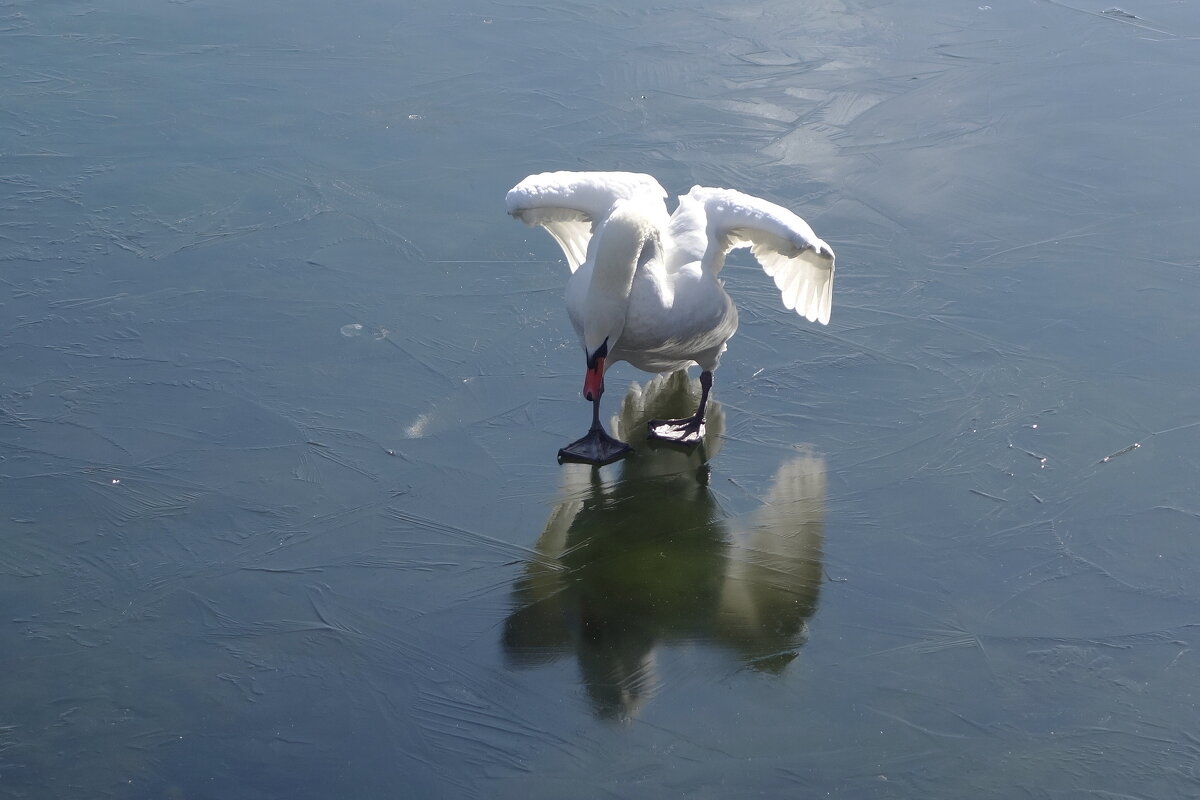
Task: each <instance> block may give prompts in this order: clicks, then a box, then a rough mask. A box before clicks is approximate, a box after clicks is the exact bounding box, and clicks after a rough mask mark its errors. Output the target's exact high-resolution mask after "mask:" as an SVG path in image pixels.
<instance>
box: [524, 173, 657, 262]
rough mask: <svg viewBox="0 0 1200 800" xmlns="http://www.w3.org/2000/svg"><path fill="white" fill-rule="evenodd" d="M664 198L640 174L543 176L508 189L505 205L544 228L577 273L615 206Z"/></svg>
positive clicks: (525, 219)
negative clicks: (593, 239) (619, 201)
mask: <svg viewBox="0 0 1200 800" xmlns="http://www.w3.org/2000/svg"><path fill="white" fill-rule="evenodd" d="M666 197H667V191H666V190H665V189H663V188H662V186H660V185H659V183H658V181H656V180H655V179H654V178H652V177H650V176H649V175H643V174H641V173H637V172H542V173H539V174H537V175H530V176H529V177H528V178H526V179H525V180H523V181H521V182H520V183H518V184H517V185H516V186H514V187H513V188H512V189H510V190H509V192H508V196H507V197H506V198H505V203H506V205H507V206H508V213H509V214H511V215H512V216H514V217H516V218H517V219H519V220H521V221H522V222H524V223H525V224H526V225H529V226H531V227H532V226H536V225H540V226H542V227H543V228H545V229H546V232H547V233H549V234H550V235H551V236H553V237H554V241H556V242H558V246H559V247H561V248H562V251H563V255H564V256H566V258H567V264H568V265H569V266H570V267H571V272H574V271H575V270H577V269H579V265H580V264H582V263H583V262H584V259H585V258H586V257H587V248H588V242H589V241H590V240H591V238H592V233H593V232H594V231H595V230H596V225H598V224H599V223H600V222H601V221H603V220H604V218H605V217H607V216H608V212H609V210H610V209H612V207H613V204H614V203H616V202H617V201H618V200H632V199H635V198H642V199H648V200H653V201H655V202H658V203H662V202H663V201H664V200H665V199H666ZM664 213H665V212H664Z"/></svg>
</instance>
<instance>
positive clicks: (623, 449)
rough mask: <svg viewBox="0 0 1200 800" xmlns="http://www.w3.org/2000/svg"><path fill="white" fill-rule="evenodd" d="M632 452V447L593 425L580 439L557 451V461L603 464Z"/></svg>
mask: <svg viewBox="0 0 1200 800" xmlns="http://www.w3.org/2000/svg"><path fill="white" fill-rule="evenodd" d="M632 452H633V448H632V447H630V446H629V445H627V444H625V443H624V442H622V441H620V440H619V439H614V438H613V437H611V436H609V435H608V433H607V432H606V431H605V430H604V428H601V427H593V428H592V429H591V430H590V431H588V432H587V435H586V436H584V437H583V438H582V439H576V440H575V441H573V442H571V443H570V444H569V445H567V446H566V447H564V448H562V449H561V450H559V451H558V463H560V464H561V463H563V462H564V461H570V462H573V463H576V464H595V465H596V466H603V465H604V464H611V463H612V462H614V461H618V460H620V459H622V458H624V457H625V456H627V455H629V454H630V453H632Z"/></svg>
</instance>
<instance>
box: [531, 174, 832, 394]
mask: <svg viewBox="0 0 1200 800" xmlns="http://www.w3.org/2000/svg"><path fill="white" fill-rule="evenodd" d="M666 195H667V193H666V191H665V190H664V189H663V188H662V186H661V185H659V183H658V181H656V180H655V179H654V178H652V177H650V176H649V175H641V174H637V173H629V172H550V173H542V174H538V175H531V176H529V177H528V178H526V179H525V180H523V181H521V182H520V183H519V184H517V185H516V186H515V187H513V189H512V190H511V191H509V193H508V197H507V206H508V213H509V214H511V215H512V216H514V217H516V218H518V219H520V220H522V221H523V222H525V223H526V224H528V225H531V226H538V225H540V226H541V227H543V228H545V229H546V230H547V232H549V233H550V235H551V236H552V237H554V239H555V241H557V242H558V244H559V246H560V247H561V248H562V250H563V254H564V255H565V256H566V259H567V263H568V265H569V266H570V267H571V272H572V275H571V279H570V281H569V283H568V287H567V307H568V311H569V312H570V316H571V320H572V322H573V323H574V324H575V327H576V329H577V331H578V332H579V334H580V337H581V338H582V339H583V340H584V342H585V348H586V349H587V351H588V354H589V356H590V355H591V353H592V352H593V350H594V348H595V347H597V346H598V345H599V343H600V342H603V341H606V340H607V341H608V345H609V350H610V352H609V363H610V364H611V363H616V362H617V361H622V360H624V361H629V362H630V363H631V364H633V365H634V366H636V367H638V368H640V369H643V370H646V371H649V372H663V371H669V370H673V369H679V368H682V367H686V366H688V365H689V364H693V363H698V364H699V365H700V366H701V368H702V369H704V370H712V369H715V368H716V366H717V362H718V360H719V358H720V354H721V352H722V351H724V349H725V342H726V340H728V339H729V337H730V336H732V335H733V333H734V331H735V330H736V329H737V310H736V309H735V308H734V306H733V302H732V301H731V300H730V299H729V296H728V295H727V294H726V293H725V289H724V287H723V285H722V283H721V281H720V280H719V279H718V277H717V275H718V274H719V273H720V271H721V268H722V266H724V264H725V258H726V256H727V255H728V253H729V251H730V250H733V249H735V248H739V247H749V248H750V252H751V253H753V255H754V257H755V258H756V259H757V260H758V262H759V264H760V265H761V266H762V268H763V269H764V271H766V273H767V274H768V275H770V276H771V277H773V278H774V280H775V285H776V286H777V287H778V288H779V291H780V293H781V296H782V299H783V304H784V306H785V307H787V308H789V309H794V310H795V311H796V312H797V313H799V314H800V315H801V316H804V317H805V318H807V319H809V320H812V321H817V322H820V323H822V324H826V323H828V322H829V315H830V309H831V306H832V297H833V274H834V254H833V250H832V249H831V248H830V247H829V245H828V244H826V243H825V242H824V241H822V240H821V239H820V238H818V237H817V235H816V234H815V233H813V230H812V228H811V227H809V225H808V223H806V222H805V221H804V220H803V219H801V218H800V217H798V216H797V215H796V214H794V213H792V212H791V211H789V210H787V209H786V208H784V207H782V206H779V205H776V204H775V203H771V202H769V201H767V200H763V199H761V198H758V197H753V196H751V195H747V194H743V193H742V192H738V191H734V190H732V189H714V188H709V187H704V186H695V187H693V188H692V190H691V191H690V192H689V193H688V194H686V195H683V196H681V197H680V198H679V205H678V207H677V208H676V210H675V212H674V213H673V214H671V215H669V216H668V214H667V209H666V205H665V202H664V201H665V199H666ZM631 241H632V242H634V244H631ZM638 242H640V244H638ZM618 273H621V275H622V277H620V279H617V278H618ZM628 275H632V279H631V280H629V279H626V277H624V276H628ZM614 287H623V288H614Z"/></svg>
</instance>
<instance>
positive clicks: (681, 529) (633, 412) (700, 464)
mask: <svg viewBox="0 0 1200 800" xmlns="http://www.w3.org/2000/svg"><path fill="white" fill-rule="evenodd" d="M698 393H699V389H698V387H697V386H696V385H695V384H694V383H691V382H689V381H688V380H687V376H686V374H685V373H683V372H677V373H674V374H672V375H670V376H665V377H659V378H655V379H654V380H653V381H651V382H650V383H649V384H648V385H647V386H646V387H645V388H644V389H642V388H640V387H638V386H637V385H636V384H634V386H633V387H632V388H631V389H630V390H629V393H628V394H627V395H626V397H625V400H624V402H623V404H622V408H621V411H620V414H619V415H618V416H617V417H616V418H615V419H614V420H613V428H614V429H615V430H616V435H617V436H618V437H621V438H626V437H630V436H632V435H633V434H634V433H635V432H638V431H644V430H645V426H646V421H647V420H648V419H651V418H655V417H669V416H671V415H672V414H675V413H676V412H677V410H686V409H687V408H688V407H694V406H695V403H696V397H697V396H698ZM723 428H724V415H723V413H722V411H721V408H720V406H719V405H718V404H715V403H714V404H713V405H712V407H711V408H710V410H709V420H708V432H707V435H706V437H705V441H704V443H703V444H701V445H699V446H698V447H696V448H695V449H694V450H691V451H683V450H681V449H679V448H676V447H674V446H671V445H656V444H655V443H652V442H643V443H641V444H640V446H639V447H638V450H637V453H636V455H635V456H634V457H633V458H630V459H627V460H626V461H624V462H622V463H621V464H620V466H619V470H620V477H619V478H618V479H616V480H611V479H610V480H601V479H600V473H599V470H596V469H594V468H592V467H590V466H586V465H565V466H564V467H563V468H562V475H563V479H562V480H563V485H562V486H561V489H560V495H561V499H560V502H559V504H558V506H557V507H556V508H555V509H554V511H553V512H552V513H551V515H550V519H549V520H548V521H547V523H546V528H545V530H544V531H543V532H542V535H541V536H540V537H539V538H538V541H537V544H536V550H537V552H538V556H539V557H538V558H536V559H531V560H530V561H529V562H528V563H527V564H526V567H525V571H524V574H523V575H522V576H521V577H520V578H519V579H518V580H517V581H516V582H515V584H514V586H513V611H512V613H511V614H510V616H509V618H508V620H507V622H506V623H505V630H504V650H505V654H506V657H507V659H508V661H509V663H510V664H511V665H514V666H522V667H524V666H534V665H537V664H542V663H546V662H549V661H552V660H555V659H558V658H560V657H563V656H567V655H573V656H574V657H575V658H576V659H577V660H578V663H579V666H580V670H581V673H582V680H583V683H584V686H585V688H586V690H587V693H588V695H589V697H590V699H591V701H592V704H593V708H594V710H595V711H596V713H597V714H599V715H601V716H606V717H625V716H630V715H633V714H635V713H636V712H637V710H638V709H639V708H640V707H641V705H642V704H644V703H645V702H646V700H647V699H649V698H650V697H651V696H652V695H653V694H654V691H655V688H656V687H657V685H658V682H659V679H660V678H659V675H658V671H657V669H656V664H655V648H656V647H657V645H658V644H659V643H660V642H673V641H694V642H704V643H707V644H709V645H711V646H714V647H718V648H722V649H725V650H727V651H730V652H732V653H733V654H735V655H736V657H737V658H738V659H740V660H741V661H742V662H743V663H745V664H746V665H747V666H749V667H751V668H754V669H759V670H765V671H772V672H776V671H780V670H782V669H783V668H784V667H785V666H786V665H787V664H788V663H789V662H790V661H791V660H792V659H793V658H795V656H796V654H797V651H798V649H799V647H800V646H801V645H802V644H803V643H804V640H805V637H806V626H807V621H808V619H809V617H811V616H812V614H813V612H814V611H815V610H816V607H817V597H818V593H819V591H820V584H821V519H822V514H823V509H824V498H825V468H824V461H823V459H822V458H821V457H820V456H817V455H815V454H812V453H803V454H800V455H797V456H796V457H794V458H792V459H791V460H789V461H787V462H786V463H784V464H783V465H782V466H780V468H779V470H778V471H777V472H776V474H775V478H774V481H773V483H772V486H771V488H770V490H769V492H768V493H767V495H766V497H765V500H764V504H763V506H762V507H760V508H759V509H758V510H757V511H755V512H754V513H752V514H750V515H747V516H743V517H736V518H730V517H728V516H727V515H726V514H725V513H724V512H723V511H722V509H721V508H720V506H719V505H718V503H717V500H716V497H715V496H714V495H713V493H712V492H711V491H710V489H709V488H708V469H707V466H706V464H705V460H706V458H707V457H708V456H711V455H714V454H715V452H716V450H717V449H719V447H720V441H721V438H720V436H721V432H722V430H723Z"/></svg>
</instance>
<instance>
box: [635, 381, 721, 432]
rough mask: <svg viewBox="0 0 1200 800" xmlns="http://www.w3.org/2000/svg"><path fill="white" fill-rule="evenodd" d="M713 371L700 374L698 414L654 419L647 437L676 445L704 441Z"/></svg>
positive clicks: (649, 426)
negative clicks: (684, 417) (705, 417)
mask: <svg viewBox="0 0 1200 800" xmlns="http://www.w3.org/2000/svg"><path fill="white" fill-rule="evenodd" d="M712 385H713V374H712V371H711V370H707V369H706V370H704V372H701V373H700V405H699V406H697V407H696V413H695V414H693V415H692V416H690V417H687V418H686V419H652V420H650V422H649V424H648V425H647V426H646V427H647V432H646V437H647V438H649V439H658V440H660V441H663V442H674V443H675V444H686V445H688V446H692V445H697V444H700V443H701V442H703V441H704V410H705V408H707V407H708V393H709V391H710V390H711V389H712Z"/></svg>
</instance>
